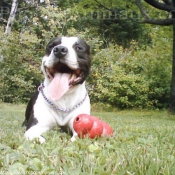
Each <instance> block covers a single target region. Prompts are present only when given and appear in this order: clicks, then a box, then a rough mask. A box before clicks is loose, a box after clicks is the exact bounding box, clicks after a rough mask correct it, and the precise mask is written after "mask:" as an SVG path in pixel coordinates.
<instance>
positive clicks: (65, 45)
mask: <svg viewBox="0 0 175 175" xmlns="http://www.w3.org/2000/svg"><path fill="white" fill-rule="evenodd" d="M90 67H91V59H90V46H89V45H87V44H86V43H85V41H83V40H82V39H80V38H77V37H60V38H55V39H53V40H51V41H50V42H49V43H48V45H47V47H46V52H45V56H44V57H43V60H42V66H41V69H42V71H43V73H44V74H45V76H46V78H49V80H50V81H52V79H53V78H54V75H55V73H69V74H70V75H71V76H70V80H71V81H70V82H69V83H70V85H77V84H81V83H83V82H84V81H85V79H86V78H87V76H88V75H89V73H90Z"/></svg>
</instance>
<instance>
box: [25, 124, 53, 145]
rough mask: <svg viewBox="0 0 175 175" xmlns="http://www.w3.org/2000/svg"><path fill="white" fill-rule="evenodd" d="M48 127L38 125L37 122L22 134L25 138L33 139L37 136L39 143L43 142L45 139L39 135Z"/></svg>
mask: <svg viewBox="0 0 175 175" xmlns="http://www.w3.org/2000/svg"><path fill="white" fill-rule="evenodd" d="M49 129H50V128H48V127H43V126H40V125H39V124H37V125H35V126H32V127H31V128H30V129H28V130H27V131H26V132H25V134H24V136H25V137H26V139H27V140H33V139H34V138H38V139H39V142H40V143H44V142H45V139H44V138H43V137H42V136H41V135H42V134H43V133H45V132H47V131H48V130H49Z"/></svg>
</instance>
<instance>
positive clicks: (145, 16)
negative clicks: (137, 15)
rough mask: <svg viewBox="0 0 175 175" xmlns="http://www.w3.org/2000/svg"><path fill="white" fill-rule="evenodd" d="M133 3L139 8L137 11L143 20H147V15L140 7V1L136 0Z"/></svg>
mask: <svg viewBox="0 0 175 175" xmlns="http://www.w3.org/2000/svg"><path fill="white" fill-rule="evenodd" d="M135 2H136V5H137V6H138V8H139V10H140V12H141V14H142V16H143V18H144V19H149V17H148V15H147V13H146V12H145V10H144V9H143V6H142V4H141V2H140V0H136V1H135Z"/></svg>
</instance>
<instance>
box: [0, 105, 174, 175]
mask: <svg viewBox="0 0 175 175" xmlns="http://www.w3.org/2000/svg"><path fill="white" fill-rule="evenodd" d="M24 110H25V106H24V105H12V104H4V103H0V174H8V175H10V174H12V175H14V174H17V175H19V174H44V175H48V174H50V175H51V174H54V175H131V174H132V175H157V174H159V175H174V174H175V120H174V117H173V116H171V115H170V114H168V112H166V111H138V110H137V111H133V110H131V111H119V112H111V113H110V112H102V111H100V112H94V113H93V115H96V116H98V117H99V118H101V119H102V120H104V121H106V122H107V123H109V124H110V125H111V126H112V128H113V129H114V136H113V137H111V138H97V139H83V140H82V139H78V140H77V141H76V142H73V143H72V142H70V136H69V135H67V134H65V133H59V132H58V129H54V130H52V131H49V132H48V133H47V134H45V135H44V136H45V138H46V144H44V145H41V144H39V143H34V142H33V141H26V140H25V139H24V132H25V128H22V127H21V123H22V122H23V119H24Z"/></svg>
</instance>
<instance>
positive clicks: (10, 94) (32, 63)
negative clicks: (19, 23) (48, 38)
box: [0, 32, 43, 103]
mask: <svg viewBox="0 0 175 175" xmlns="http://www.w3.org/2000/svg"><path fill="white" fill-rule="evenodd" d="M0 42H1V43H0V45H1V50H0V55H3V57H4V60H3V61H2V62H0V74H1V83H0V99H1V100H2V101H4V102H10V103H11V102H20V103H21V102H26V101H27V100H28V99H29V97H30V95H31V93H32V92H34V91H35V90H36V86H37V85H38V84H39V83H40V81H41V73H40V62H41V61H40V60H41V52H43V50H42V51H38V50H37V44H38V42H39V40H38V39H37V37H36V36H34V35H30V34H29V33H26V32H25V33H23V34H19V33H12V34H11V35H10V36H9V37H7V38H6V36H5V35H3V34H2V35H1V36H0Z"/></svg>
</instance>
